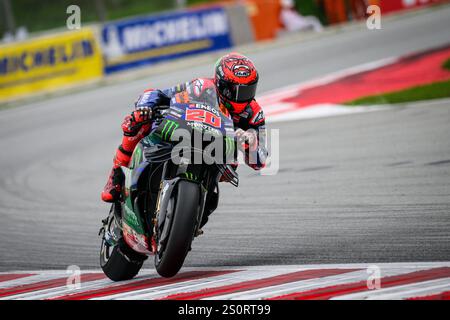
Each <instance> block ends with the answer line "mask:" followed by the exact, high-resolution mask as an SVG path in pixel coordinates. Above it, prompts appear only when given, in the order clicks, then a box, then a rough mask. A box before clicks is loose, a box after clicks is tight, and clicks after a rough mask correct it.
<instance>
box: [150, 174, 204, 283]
mask: <svg viewBox="0 0 450 320" xmlns="http://www.w3.org/2000/svg"><path fill="white" fill-rule="evenodd" d="M177 188H178V190H177V192H176V202H175V210H174V211H175V212H174V217H173V221H172V226H171V230H170V234H169V236H168V239H167V244H166V246H165V249H164V251H163V252H162V253H161V254H162V256H161V257H160V256H159V255H160V253H159V252H158V253H157V254H156V255H155V268H156V271H157V272H158V273H159V275H161V276H163V277H166V278H169V277H173V276H174V275H176V274H177V273H178V271H179V270H180V269H181V267H182V266H183V263H184V260H185V259H186V255H187V253H188V251H189V250H190V248H191V243H192V239H193V238H194V232H195V227H196V223H197V214H198V209H199V201H200V187H199V185H198V184H196V183H193V182H189V181H186V180H181V181H180V182H178V185H177Z"/></svg>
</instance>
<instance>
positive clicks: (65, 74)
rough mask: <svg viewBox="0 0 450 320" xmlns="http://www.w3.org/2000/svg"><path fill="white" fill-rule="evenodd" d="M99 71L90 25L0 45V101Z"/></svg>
mask: <svg viewBox="0 0 450 320" xmlns="http://www.w3.org/2000/svg"><path fill="white" fill-rule="evenodd" d="M102 75H103V61H102V55H101V52H100V47H99V46H98V42H97V40H96V38H95V36H94V32H93V30H92V29H90V28H83V29H82V30H79V31H70V32H64V33H59V34H53V35H49V36H44V37H39V38H34V39H30V40H27V41H24V42H18V43H12V44H7V45H1V46H0V102H4V101H8V100H12V99H16V98H20V97H23V96H26V95H30V94H33V93H36V92H48V91H54V90H58V89H61V88H64V87H67V86H71V85H74V84H79V83H83V82H86V81H89V80H95V79H98V78H100V77H102Z"/></svg>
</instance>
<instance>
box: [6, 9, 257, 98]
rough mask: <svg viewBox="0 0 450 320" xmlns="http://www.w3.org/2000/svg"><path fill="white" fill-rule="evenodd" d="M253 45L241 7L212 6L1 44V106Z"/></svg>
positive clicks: (251, 32)
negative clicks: (190, 57)
mask: <svg viewBox="0 0 450 320" xmlns="http://www.w3.org/2000/svg"><path fill="white" fill-rule="evenodd" d="M253 41H254V35H253V29H252V27H251V23H250V20H249V17H248V14H247V12H246V10H245V6H243V5H240V4H233V5H223V6H219V5H214V6H205V7H199V8H196V9H191V10H187V11H178V12H169V13H165V14H161V15H152V16H144V17H135V18H131V19H125V20H120V21H115V22H110V23H106V24H104V25H94V26H90V27H83V28H82V29H81V30H78V31H66V32H61V31H57V32H56V33H51V34H48V33H47V34H46V35H45V36H40V37H36V38H31V39H29V40H26V41H23V42H16V43H11V44H6V45H0V103H3V102H10V101H14V100H18V99H21V98H24V97H27V96H32V95H36V94H46V93H48V92H52V91H57V90H60V89H66V88H71V87H74V86H79V85H81V84H85V83H89V82H91V81H97V80H99V79H101V78H102V77H105V76H107V75H109V74H113V73H116V72H119V71H123V70H129V69H132V68H136V67H140V66H148V65H151V64H153V63H157V62H160V61H167V60H171V59H176V58H180V57H184V56H188V55H195V54H199V53H205V52H212V51H215V50H221V49H227V48H231V47H232V46H235V45H241V44H246V43H250V42H253Z"/></svg>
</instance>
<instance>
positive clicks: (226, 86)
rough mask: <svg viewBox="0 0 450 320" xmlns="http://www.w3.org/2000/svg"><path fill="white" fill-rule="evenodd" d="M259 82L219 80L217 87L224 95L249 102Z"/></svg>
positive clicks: (231, 98) (238, 100)
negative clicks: (245, 82)
mask: <svg viewBox="0 0 450 320" xmlns="http://www.w3.org/2000/svg"><path fill="white" fill-rule="evenodd" d="M257 86H258V83H257V82H255V83H253V84H249V85H244V84H232V83H229V82H227V81H224V80H219V81H218V86H217V88H218V89H219V92H220V94H221V95H222V96H224V97H225V98H227V99H228V100H230V101H234V102H247V101H251V100H253V98H255V94H256V88H257Z"/></svg>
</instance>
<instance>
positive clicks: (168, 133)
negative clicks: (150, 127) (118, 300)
mask: <svg viewBox="0 0 450 320" xmlns="http://www.w3.org/2000/svg"><path fill="white" fill-rule="evenodd" d="M178 126H179V124H178V123H176V122H175V121H172V120H167V122H166V124H165V125H164V128H163V129H162V131H161V138H162V139H163V140H167V141H169V140H170V139H171V138H172V134H173V132H174V131H175V130H176V129H177V128H178Z"/></svg>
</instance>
